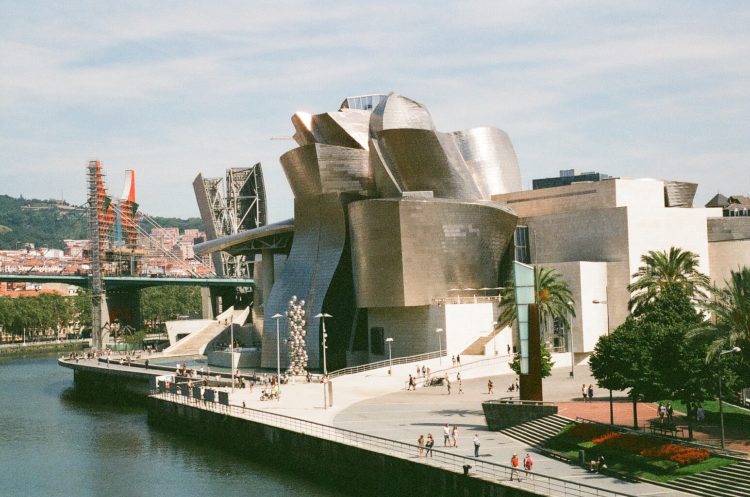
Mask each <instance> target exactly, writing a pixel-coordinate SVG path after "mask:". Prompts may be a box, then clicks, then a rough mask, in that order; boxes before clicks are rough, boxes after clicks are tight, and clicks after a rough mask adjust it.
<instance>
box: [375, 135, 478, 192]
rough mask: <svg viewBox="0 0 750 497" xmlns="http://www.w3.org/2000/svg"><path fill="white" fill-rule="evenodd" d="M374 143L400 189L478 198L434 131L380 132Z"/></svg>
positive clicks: (464, 171) (463, 170)
mask: <svg viewBox="0 0 750 497" xmlns="http://www.w3.org/2000/svg"><path fill="white" fill-rule="evenodd" d="M378 144H379V146H380V150H381V151H382V154H383V158H385V160H386V163H387V164H388V165H389V167H390V169H391V171H392V172H393V175H394V176H395V178H396V179H397V181H398V182H399V183H400V184H402V185H403V186H404V190H432V191H433V192H434V194H435V196H436V197H440V198H454V199H463V200H480V199H482V194H481V193H480V191H479V188H477V186H476V184H475V183H474V180H473V178H472V177H471V174H470V173H469V170H468V169H467V168H466V165H465V164H463V161H462V162H461V163H456V162H455V160H453V161H452V160H451V159H450V158H449V156H448V154H447V153H446V151H445V150H444V149H443V146H442V144H441V143H440V139H439V136H438V134H437V133H435V132H434V131H425V130H421V129H390V130H384V131H382V132H380V133H379V135H378ZM455 155H457V154H455Z"/></svg>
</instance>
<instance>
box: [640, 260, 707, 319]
mask: <svg viewBox="0 0 750 497" xmlns="http://www.w3.org/2000/svg"><path fill="white" fill-rule="evenodd" d="M641 262H642V263H643V265H642V266H641V267H639V268H638V271H636V272H635V273H634V274H633V278H635V281H633V282H632V283H631V284H630V285H628V291H629V292H630V302H629V303H628V309H630V312H631V313H632V314H633V315H638V309H639V308H640V307H642V306H643V305H644V304H647V303H649V302H653V300H654V298H655V297H656V296H657V295H659V294H660V293H661V292H663V291H664V290H666V289H668V288H679V289H680V290H681V291H683V292H684V293H685V294H686V295H688V296H689V297H690V298H691V300H693V302H700V301H702V300H704V299H705V298H706V290H707V289H708V288H710V281H709V279H708V276H706V275H705V274H703V273H701V272H700V271H699V270H698V255H697V254H695V253H693V252H690V251H689V250H682V249H680V248H677V247H671V248H670V249H669V252H665V251H654V250H651V251H649V252H648V253H647V254H644V255H642V256H641Z"/></svg>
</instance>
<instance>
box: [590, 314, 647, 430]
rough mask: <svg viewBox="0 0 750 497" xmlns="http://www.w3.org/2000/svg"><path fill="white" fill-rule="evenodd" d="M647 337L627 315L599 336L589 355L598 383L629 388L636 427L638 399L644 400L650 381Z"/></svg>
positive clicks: (610, 387)
mask: <svg viewBox="0 0 750 497" xmlns="http://www.w3.org/2000/svg"><path fill="white" fill-rule="evenodd" d="M650 338H651V337H649V335H648V334H647V333H646V330H645V329H644V328H643V327H642V326H639V323H638V322H637V321H636V320H635V319H633V318H632V317H629V318H628V319H626V320H625V322H624V323H623V324H621V325H620V326H618V327H617V328H616V329H615V330H613V331H612V333H610V334H609V335H604V336H602V337H600V338H599V341H598V342H597V343H596V346H595V347H594V352H593V353H592V354H591V356H590V357H589V366H590V367H591V373H592V374H593V375H594V378H596V381H597V383H598V385H599V386H600V387H602V388H606V389H609V390H628V397H630V399H631V400H632V402H633V426H634V427H635V428H637V427H638V411H637V408H638V401H639V400H644V398H645V397H646V396H647V393H648V390H649V389H650V387H651V384H652V383H651V381H650V376H651V370H650V368H649V362H650V359H651V350H650Z"/></svg>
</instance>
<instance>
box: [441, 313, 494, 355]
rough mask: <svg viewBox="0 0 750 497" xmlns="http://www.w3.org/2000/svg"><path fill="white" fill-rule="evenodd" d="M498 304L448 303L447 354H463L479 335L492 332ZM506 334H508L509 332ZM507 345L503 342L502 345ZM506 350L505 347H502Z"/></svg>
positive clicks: (446, 322)
mask: <svg viewBox="0 0 750 497" xmlns="http://www.w3.org/2000/svg"><path fill="white" fill-rule="evenodd" d="M496 308H497V304H493V303H489V302H486V303H481V304H446V305H445V326H444V327H442V328H443V329H445V330H446V332H445V336H444V337H443V338H444V339H445V340H444V342H445V343H444V344H443V348H444V349H445V350H446V351H447V355H449V356H451V355H455V354H461V353H462V352H463V350H464V349H465V348H466V347H468V346H469V345H471V344H472V343H474V341H476V340H477V339H478V338H479V337H483V336H487V335H489V334H490V333H492V329H493V326H492V322H493V321H494V319H493V316H494V313H495V312H496V311H495V309H496ZM504 336H506V337H507V336H508V335H507V334H506V335H504ZM504 346H505V345H504V344H503V345H502V347H504ZM500 350H501V351H503V353H504V352H505V349H504V348H501V349H500Z"/></svg>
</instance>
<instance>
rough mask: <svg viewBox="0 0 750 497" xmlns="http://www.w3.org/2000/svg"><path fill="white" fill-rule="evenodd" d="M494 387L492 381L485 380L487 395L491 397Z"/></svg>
mask: <svg viewBox="0 0 750 497" xmlns="http://www.w3.org/2000/svg"><path fill="white" fill-rule="evenodd" d="M493 386H494V385H493V384H492V380H487V395H492V387H493Z"/></svg>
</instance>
